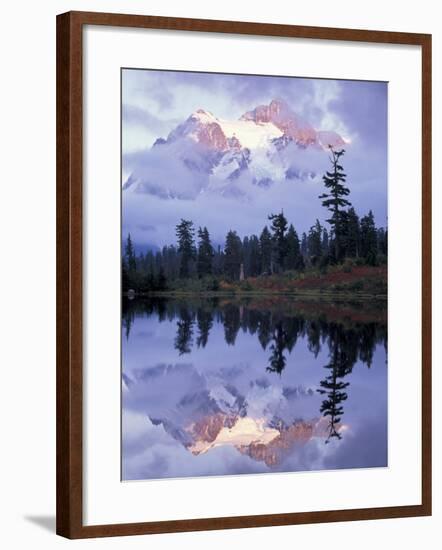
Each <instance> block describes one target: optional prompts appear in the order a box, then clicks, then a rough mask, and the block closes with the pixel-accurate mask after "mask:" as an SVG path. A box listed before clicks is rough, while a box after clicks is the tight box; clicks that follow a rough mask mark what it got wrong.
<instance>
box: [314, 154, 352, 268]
mask: <svg viewBox="0 0 442 550" xmlns="http://www.w3.org/2000/svg"><path fill="white" fill-rule="evenodd" d="M330 151H331V154H332V156H331V158H330V161H331V163H332V167H333V168H332V171H331V172H329V171H327V172H326V173H325V174H324V176H323V177H322V179H323V181H324V185H325V187H326V189H327V190H328V193H323V194H322V195H320V196H319V198H320V199H323V200H322V206H324V207H325V208H327V209H328V210H329V212H331V217H330V218H329V219H327V222H328V223H329V224H330V226H331V227H332V229H333V240H334V257H335V259H336V261H340V260H341V259H342V257H343V250H342V248H343V244H344V243H343V240H344V231H343V218H344V217H345V211H344V208H345V207H346V206H351V203H350V201H349V200H347V199H346V198H345V197H347V196H348V195H349V194H350V190H349V189H348V187H345V185H344V184H345V181H346V178H347V175H346V174H345V173H344V168H343V167H342V165H341V164H340V163H339V162H340V158H341V157H342V155H343V154H344V153H345V150H344V149H342V150H340V151H334V150H333V149H332V148H331V147H330Z"/></svg>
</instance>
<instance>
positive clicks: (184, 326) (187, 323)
mask: <svg viewBox="0 0 442 550" xmlns="http://www.w3.org/2000/svg"><path fill="white" fill-rule="evenodd" d="M179 315H180V320H179V321H178V322H177V334H176V337H175V349H176V350H178V352H179V354H180V355H184V354H185V353H190V351H191V348H192V338H193V324H194V321H193V314H192V313H191V311H190V310H189V308H187V307H182V308H181V309H180V313H179Z"/></svg>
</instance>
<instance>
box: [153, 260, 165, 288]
mask: <svg viewBox="0 0 442 550" xmlns="http://www.w3.org/2000/svg"><path fill="white" fill-rule="evenodd" d="M155 286H156V290H160V291H161V290H167V278H166V274H165V273H164V268H163V266H161V267H160V270H159V272H158V278H157V282H156V285H155Z"/></svg>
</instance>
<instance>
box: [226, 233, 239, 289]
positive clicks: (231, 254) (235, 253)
mask: <svg viewBox="0 0 442 550" xmlns="http://www.w3.org/2000/svg"><path fill="white" fill-rule="evenodd" d="M241 262H242V243H241V239H240V238H239V237H238V235H237V233H236V231H229V232H228V233H227V237H226V246H225V248H224V273H225V274H226V276H227V277H228V278H229V279H230V280H232V281H235V280H238V279H239V275H240V270H241Z"/></svg>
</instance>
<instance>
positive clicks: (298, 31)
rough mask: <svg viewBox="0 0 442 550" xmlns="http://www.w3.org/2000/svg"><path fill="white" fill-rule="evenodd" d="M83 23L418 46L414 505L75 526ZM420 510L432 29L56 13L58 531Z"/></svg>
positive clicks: (104, 531) (82, 534)
mask: <svg viewBox="0 0 442 550" xmlns="http://www.w3.org/2000/svg"><path fill="white" fill-rule="evenodd" d="M83 25H105V26H115V27H118V26H123V27H134V28H135V27H137V28H150V29H167V30H186V31H199V32H218V33H228V34H247V35H260V36H280V37H294V38H310V39H321V40H344V41H362V42H372V43H373V42H375V43H376V42H377V43H383V44H405V45H407V44H410V45H418V46H421V48H422V503H421V504H420V505H415V506H392V507H384V508H364V509H351V510H330V511H322V512H313V511H312V512H302V513H292V514H270V515H254V516H238V517H221V518H206V519H191V518H189V519H187V520H174V521H156V522H149V521H146V522H143V523H127V524H110V525H93V526H84V525H83V522H82V516H83V448H82V441H83V397H82V393H83V384H82V381H83V376H82V369H83V348H82V340H83V336H82V333H83V307H82V299H83V295H82V276H83V264H82V231H83V229H82V228H83V222H82V171H83V169H82V163H83V154H82V147H83V145H82V118H83V117H82V108H83V91H82V88H83V84H82V56H83V51H82V29H83ZM426 515H431V35H427V34H413V33H400V32H385V31H367V30H357V29H334V28H323V27H305V26H290V25H274V24H266V23H246V22H238V21H236V22H233V21H212V20H202V19H183V18H171V17H151V16H141V15H122V14H108V13H90V12H69V13H65V14H62V15H59V16H58V17H57V533H58V534H59V535H62V536H65V537H68V538H89V537H105V536H117V535H136V534H148V533H166V532H169V533H171V532H178V531H201V530H213V529H233V528H244V527H265V526H271V525H292V524H301V523H320V522H336V521H355V520H367V519H384V518H399V517H411V516H426ZM146 520H148V518H146Z"/></svg>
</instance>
